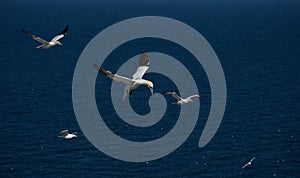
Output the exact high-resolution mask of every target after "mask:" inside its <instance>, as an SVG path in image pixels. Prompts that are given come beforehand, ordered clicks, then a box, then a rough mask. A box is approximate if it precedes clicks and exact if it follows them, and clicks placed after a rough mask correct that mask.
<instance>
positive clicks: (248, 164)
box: [242, 163, 250, 169]
mask: <svg viewBox="0 0 300 178" xmlns="http://www.w3.org/2000/svg"><path fill="white" fill-rule="evenodd" d="M249 165H250V164H249V163H247V164H245V165H244V166H243V167H242V169H245V167H247V166H249Z"/></svg>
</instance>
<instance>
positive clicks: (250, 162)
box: [242, 157, 255, 169]
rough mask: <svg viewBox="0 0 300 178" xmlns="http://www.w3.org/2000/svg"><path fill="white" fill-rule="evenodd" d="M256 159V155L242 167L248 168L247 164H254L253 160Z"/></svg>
mask: <svg viewBox="0 0 300 178" xmlns="http://www.w3.org/2000/svg"><path fill="white" fill-rule="evenodd" d="M253 160H255V157H253V158H252V159H251V160H250V161H249V162H248V163H247V164H245V165H244V166H243V167H242V169H244V168H246V167H247V166H250V165H251V164H252V161H253Z"/></svg>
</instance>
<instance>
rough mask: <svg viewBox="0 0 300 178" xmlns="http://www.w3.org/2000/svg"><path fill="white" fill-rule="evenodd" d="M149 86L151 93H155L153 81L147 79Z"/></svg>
mask: <svg viewBox="0 0 300 178" xmlns="http://www.w3.org/2000/svg"><path fill="white" fill-rule="evenodd" d="M146 83H147V86H148V87H149V88H150V91H151V93H152V94H153V83H152V82H150V81H147V82H146Z"/></svg>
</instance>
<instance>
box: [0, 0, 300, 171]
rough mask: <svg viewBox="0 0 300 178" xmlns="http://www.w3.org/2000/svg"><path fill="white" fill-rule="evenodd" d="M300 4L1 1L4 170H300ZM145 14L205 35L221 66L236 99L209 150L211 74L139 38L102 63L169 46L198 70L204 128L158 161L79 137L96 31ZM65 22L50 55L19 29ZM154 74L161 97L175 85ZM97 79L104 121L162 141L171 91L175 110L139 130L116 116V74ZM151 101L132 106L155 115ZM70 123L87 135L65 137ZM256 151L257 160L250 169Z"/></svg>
mask: <svg viewBox="0 0 300 178" xmlns="http://www.w3.org/2000/svg"><path fill="white" fill-rule="evenodd" d="M299 8H300V3H299V2H297V1H280V0H278V1H244V2H238V1H234V0H230V1H222V0H219V1H173V2H169V1H165V0H163V1H151V2H150V1H149V2H140V1H137V0H130V1H127V2H123V1H121V0H116V1H88V2H83V1H79V0H75V1H71V0H66V1H63V2H61V1H35V0H29V1H14V0H12V1H2V2H1V7H0V9H1V11H0V14H1V17H0V23H1V25H0V34H1V38H0V40H1V43H0V58H1V64H0V73H1V85H0V92H1V102H0V111H1V112H0V113H1V114H0V122H1V124H0V132H1V133H0V141H1V144H0V150H1V151H0V165H1V166H0V177H299V174H300V171H299V170H300V152H299V150H300V139H299V136H300V131H299V128H300V104H299V101H300V95H299V91H300V82H299V81H300V72H299V64H300V62H299V57H298V55H299V51H300V49H299V47H300V43H299V42H300V31H299V27H300V21H299V18H300V11H299ZM142 16H162V17H167V18H172V19H175V20H178V21H180V22H183V23H185V24H187V25H189V26H191V27H193V28H194V29H195V30H197V31H198V32H199V33H200V34H202V35H203V37H204V38H205V39H206V40H207V41H208V42H209V44H210V45H211V47H212V48H213V49H214V51H215V53H216V54H217V56H218V58H219V61H220V63H221V65H222V68H223V71H224V76H225V79H226V88H227V100H226V109H225V113H224V117H223V120H222V122H221V124H220V127H219V129H218V131H217V132H216V134H215V135H214V137H213V138H212V140H211V141H210V142H209V143H208V144H207V145H206V146H205V147H201V148H200V147H199V146H198V141H199V138H200V136H201V133H202V131H203V128H204V126H205V123H206V121H207V118H208V115H209V112H210V109H211V100H212V99H211V88H210V83H209V80H208V77H207V76H206V73H205V70H204V69H203V68H202V67H201V65H199V63H197V62H196V59H195V57H194V56H193V55H192V54H191V53H189V52H188V51H187V50H186V49H184V48H183V47H182V46H180V45H177V44H174V43H172V42H170V41H168V40H162V39H153V38H140V39H136V40H132V41H129V42H127V43H124V44H123V45H121V46H119V47H118V48H116V49H115V50H114V51H113V52H112V53H111V54H110V55H109V56H108V57H107V59H106V61H105V62H104V63H103V66H102V67H103V68H105V69H109V70H111V71H113V72H116V71H117V70H118V67H119V66H120V65H122V63H124V62H126V61H127V60H128V59H130V58H131V57H133V56H135V55H138V54H139V53H140V52H141V51H145V52H159V53H165V54H168V55H170V56H173V57H176V58H178V59H179V60H180V61H181V63H182V64H184V65H186V66H187V68H188V70H189V71H192V74H193V77H195V78H196V84H197V86H198V92H199V94H200V96H201V98H200V108H201V109H200V112H199V117H198V120H197V123H196V125H195V127H194V129H193V131H192V132H191V135H190V136H189V137H188V138H187V140H185V141H184V142H183V144H182V145H180V146H179V147H178V148H177V149H176V150H175V151H173V152H172V153H170V154H168V155H166V156H164V157H161V158H159V159H155V160H150V161H143V162H129V161H122V160H119V159H115V158H113V157H110V156H109V155H107V154H105V153H103V152H102V151H100V150H98V149H97V148H96V147H95V146H94V145H93V144H92V143H91V142H90V141H89V139H88V138H87V137H86V135H85V134H84V133H83V132H82V130H81V127H80V125H79V123H78V122H77V119H76V115H75V113H74V108H73V100H72V82H73V75H74V71H75V68H76V64H77V62H78V59H79V57H80V55H81V54H82V52H83V50H84V49H85V47H86V46H87V44H88V43H89V42H90V40H92V39H93V38H94V36H95V35H97V34H98V33H99V32H101V31H103V30H104V29H106V28H108V27H109V26H111V25H113V24H115V23H117V22H121V21H123V20H126V19H130V18H134V17H142ZM66 25H69V26H70V29H69V32H68V33H67V35H66V36H65V37H64V38H63V39H61V40H60V41H61V42H62V43H63V46H58V47H53V48H51V49H47V50H44V49H36V48H35V46H38V45H39V43H37V42H36V41H34V40H32V39H30V38H29V37H28V36H26V35H25V34H24V33H22V31H21V29H22V28H24V29H26V30H28V31H29V32H31V33H33V34H35V35H38V36H40V37H42V38H45V39H46V40H50V39H51V38H52V37H53V36H54V35H56V33H59V32H60V30H62V29H63V28H64V27H65V26H66ZM153 28H154V29H155V28H157V27H156V26H153ZM124 35H126V34H124ZM179 35H180V34H179ZM112 38H113V37H112ZM103 47H104V46H103ZM101 48H102V46H99V49H101ZM100 51H101V50H100ZM150 68H151V59H150ZM91 70H93V68H91ZM193 71H197V72H193ZM178 73H179V75H178V77H179V80H184V79H185V78H180V77H181V75H180V72H178ZM145 78H147V79H151V80H153V81H154V85H155V87H154V92H155V93H160V92H164V91H167V90H169V89H173V90H174V91H177V92H178V89H177V88H176V85H175V84H174V83H173V82H172V81H170V79H168V78H167V77H164V76H163V75H160V74H155V73H146V74H145ZM96 81H97V82H96V85H95V86H96V88H95V95H96V101H97V104H98V105H97V106H98V109H99V111H100V113H101V116H102V117H103V118H104V119H103V120H104V122H105V123H106V125H107V126H108V127H109V128H111V130H112V131H113V132H114V133H115V134H116V135H119V136H120V137H122V138H123V139H126V140H132V141H136V142H144V141H151V140H155V139H158V138H160V137H163V136H164V135H166V134H167V133H168V132H169V131H171V130H172V128H173V127H174V125H175V124H176V121H177V118H178V115H179V113H180V106H176V105H172V104H171V103H172V102H174V100H175V99H174V98H172V97H171V96H170V97H169V96H166V97H165V98H166V103H168V104H170V105H168V108H167V112H166V114H165V115H164V117H163V119H162V120H161V121H159V122H158V123H157V124H156V125H153V126H151V127H147V128H140V127H136V126H132V125H130V124H128V123H126V122H124V121H123V120H121V119H120V118H119V116H118V115H117V114H116V113H115V111H114V106H113V104H112V101H111V98H110V85H111V80H110V79H109V78H107V77H105V76H103V75H101V74H98V76H97V80H96ZM120 85H122V84H120ZM121 92H123V91H121ZM145 93H146V94H145ZM183 94H185V95H188V93H183ZM149 97H150V92H149V90H148V88H147V87H144V86H141V87H139V88H137V89H136V90H135V91H134V92H133V96H132V97H130V99H129V101H130V104H131V106H132V107H133V110H134V111H135V112H136V113H138V114H140V115H145V114H147V113H149V112H151V109H150V107H149V105H148V98H149ZM197 102H198V101H197ZM189 104H193V103H189ZM87 115H88V113H87ZM64 129H68V130H69V131H77V132H78V138H75V139H72V140H64V139H61V138H58V135H59V134H58V133H59V132H60V131H62V130H64ZM104 137H105V135H104ZM103 144H105V143H103ZM155 149H160V148H155ZM161 149H163V148H161ZM145 154H147V153H145ZM253 157H255V160H254V161H253V162H252V165H250V166H248V167H246V168H245V169H242V166H243V165H244V164H246V163H247V162H248V161H249V160H250V159H251V158H253Z"/></svg>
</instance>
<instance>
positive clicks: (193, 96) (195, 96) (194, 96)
mask: <svg viewBox="0 0 300 178" xmlns="http://www.w3.org/2000/svg"><path fill="white" fill-rule="evenodd" d="M199 97H200V96H199V95H192V96H189V97H188V99H192V98H199Z"/></svg>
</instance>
